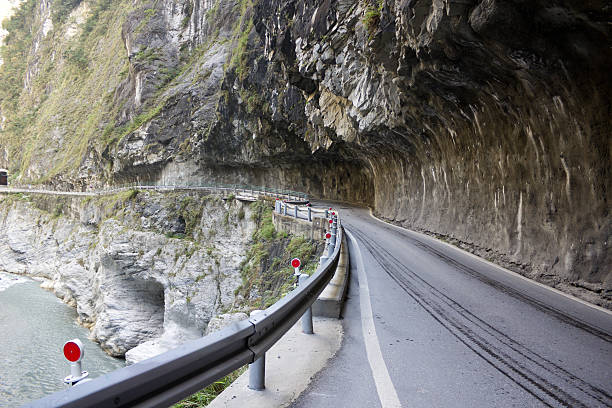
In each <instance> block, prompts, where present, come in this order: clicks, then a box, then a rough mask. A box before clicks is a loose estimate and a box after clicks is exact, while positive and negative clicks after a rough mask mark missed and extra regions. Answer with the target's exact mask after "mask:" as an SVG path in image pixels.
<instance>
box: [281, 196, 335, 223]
mask: <svg viewBox="0 0 612 408" xmlns="http://www.w3.org/2000/svg"><path fill="white" fill-rule="evenodd" d="M274 211H275V212H276V213H277V214H281V215H287V216H289V217H293V218H297V219H301V220H306V221H312V219H313V218H315V217H318V218H329V216H330V214H331V213H333V215H335V212H333V211H332V212H330V211H329V210H327V209H325V210H324V209H319V208H312V207H311V206H310V205H302V206H300V205H298V204H290V203H287V202H284V201H281V200H276V202H275V204H274Z"/></svg>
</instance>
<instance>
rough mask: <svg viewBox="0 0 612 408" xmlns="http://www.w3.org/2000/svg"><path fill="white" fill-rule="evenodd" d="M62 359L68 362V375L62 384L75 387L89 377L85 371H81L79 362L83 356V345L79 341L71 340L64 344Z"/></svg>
mask: <svg viewBox="0 0 612 408" xmlns="http://www.w3.org/2000/svg"><path fill="white" fill-rule="evenodd" d="M63 350H64V357H66V360H68V361H69V362H70V375H69V376H67V377H66V378H64V383H66V384H69V385H71V386H72V385H76V384H77V383H78V382H79V381H81V380H83V379H84V378H85V377H87V376H88V375H89V373H88V372H87V371H83V370H82V367H81V360H82V359H83V356H84V355H85V349H84V348H83V343H82V342H81V340H79V339H72V340H69V341H67V342H66V343H64V348H63Z"/></svg>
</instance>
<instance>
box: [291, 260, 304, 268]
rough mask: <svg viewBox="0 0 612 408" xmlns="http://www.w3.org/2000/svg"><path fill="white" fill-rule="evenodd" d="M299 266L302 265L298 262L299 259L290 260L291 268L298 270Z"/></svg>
mask: <svg viewBox="0 0 612 408" xmlns="http://www.w3.org/2000/svg"><path fill="white" fill-rule="evenodd" d="M301 264H302V263H301V262H300V260H299V259H297V258H293V259H292V260H291V266H293V267H294V268H299V267H300V265H301Z"/></svg>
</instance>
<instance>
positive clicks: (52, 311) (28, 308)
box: [0, 273, 125, 408]
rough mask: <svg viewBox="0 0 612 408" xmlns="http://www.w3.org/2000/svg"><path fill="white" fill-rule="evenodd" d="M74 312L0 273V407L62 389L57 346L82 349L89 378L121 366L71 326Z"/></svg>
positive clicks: (63, 368)
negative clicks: (77, 344)
mask: <svg viewBox="0 0 612 408" xmlns="http://www.w3.org/2000/svg"><path fill="white" fill-rule="evenodd" d="M76 318H77V313H76V310H74V308H72V307H70V306H68V305H66V304H64V303H63V302H61V301H60V300H59V299H58V298H57V297H56V296H55V295H54V294H53V293H51V292H48V291H46V290H44V289H41V288H40V287H39V283H38V282H35V281H32V280H29V279H27V278H22V277H17V276H15V275H9V274H5V273H0V407H2V408H4V407H11V408H12V407H18V406H20V405H23V404H25V403H26V402H28V401H31V400H34V399H37V398H40V397H43V396H45V395H47V394H50V393H53V392H55V391H58V390H61V389H64V388H66V385H64V383H63V379H64V377H66V376H67V375H69V374H70V366H69V365H68V362H67V361H66V360H65V359H64V356H63V354H62V346H63V344H64V343H65V342H66V341H67V340H70V339H73V338H79V339H81V341H82V342H83V344H84V348H85V355H84V357H83V369H84V370H87V371H89V375H90V378H95V377H97V376H100V375H102V374H105V373H108V372H110V371H112V370H115V369H117V368H120V367H123V366H124V365H125V362H124V360H120V359H116V358H113V357H110V356H108V355H107V354H106V353H104V352H103V351H102V349H101V348H100V347H99V346H98V345H97V344H96V343H94V342H93V341H90V340H88V338H87V335H88V333H89V331H88V330H87V329H85V328H84V327H81V326H79V325H78V324H77V323H76Z"/></svg>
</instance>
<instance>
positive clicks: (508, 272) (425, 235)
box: [369, 207, 612, 315]
mask: <svg viewBox="0 0 612 408" xmlns="http://www.w3.org/2000/svg"><path fill="white" fill-rule="evenodd" d="M369 210H370V217H372V218H374V219H375V220H376V221H378V222H382V223H384V224H387V225H390V226H392V227H393V228H396V229H399V230H403V231H408V232H412V233H415V234H418V235H421V236H423V237H425V238H429V239H433V240H435V241H437V242H439V243H441V244H444V245H446V246H448V247H449V248H453V249H455V250H457V251H460V252H463V253H464V254H466V255H469V256H471V257H472V258H474V259H478V260H479V261H481V262H484V263H486V264H487V265H490V266H493V267H495V268H496V269H497V270H500V271H502V272H505V273H507V274H509V275H512V276H514V277H517V278H519V279H522V280H524V281H527V282H530V283H532V284H534V285H536V286H539V287H541V288H544V289H548V290H550V291H551V292H554V293H556V294H558V295H561V296H565V297H566V298H568V299H571V300H573V301H575V302H578V303H581V304H583V305H585V306H588V307H590V308H592V309H595V310H598V311H600V312H604V313H606V314H609V315H612V311H610V310H607V309H604V308H603V307H601V306H597V305H594V304H592V303H589V302H587V301H586V300H582V299H580V298H577V297H576V296H572V295H570V294H567V293H565V292H561V291H560V290H559V289H555V288H552V287H550V286H547V285H544V284H543V283H540V282H537V281H534V280H533V279H529V278H527V277H525V276H523V275H521V274H520V273H516V272H513V271H511V270H509V269H506V268H504V267H502V266H499V265H497V264H495V263H493V262H491V261H488V260H486V259H484V258H481V257H479V256H478V255H474V254H473V253H471V252H468V251H466V250H465V249H461V248H459V247H456V246H454V245H451V244H449V243H448V242H444V241H442V240H439V239H437V238H435V237H432V236H430V235H427V234H423V233H422V232H418V231H413V230H411V229H408V228H404V227H400V226H398V225H395V224H391V223H390V222H387V221H385V220H381V219H380V218H378V217H376V216H375V215H374V213H373V212H372V207H369Z"/></svg>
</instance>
